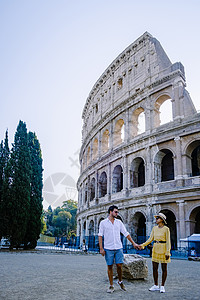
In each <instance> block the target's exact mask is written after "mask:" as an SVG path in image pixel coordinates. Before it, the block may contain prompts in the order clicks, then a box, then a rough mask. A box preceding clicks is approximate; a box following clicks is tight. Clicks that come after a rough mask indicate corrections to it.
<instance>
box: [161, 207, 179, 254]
mask: <svg viewBox="0 0 200 300" xmlns="http://www.w3.org/2000/svg"><path fill="white" fill-rule="evenodd" d="M161 212H162V213H163V214H164V215H165V216H166V221H167V227H169V229H170V237H171V249H172V250H174V249H177V232H176V217H175V215H174V213H173V212H172V211H170V210H168V209H163V210H161Z"/></svg>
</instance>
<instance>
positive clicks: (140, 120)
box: [77, 32, 200, 249]
mask: <svg viewBox="0 0 200 300" xmlns="http://www.w3.org/2000/svg"><path fill="white" fill-rule="evenodd" d="M180 51H181V50H180ZM82 118H83V129H82V147H81V150H80V164H81V172H80V177H79V179H78V183H77V187H78V192H79V199H78V213H77V237H78V241H79V243H82V240H83V239H85V240H86V243H87V244H88V245H89V247H91V248H92V247H95V245H96V244H97V243H98V236H97V234H98V228H99V223H100V221H101V220H102V219H104V218H105V217H107V209H108V207H109V206H110V205H112V204H115V205H117V206H118V207H119V211H120V218H121V220H122V221H123V223H124V224H125V226H126V228H127V230H128V231H129V232H130V234H131V235H132V237H133V238H134V240H135V241H136V242H141V241H143V240H144V239H146V237H148V236H149V235H150V232H151V229H152V226H153V224H154V217H153V216H154V214H155V213H158V212H163V213H164V214H166V216H167V223H168V226H169V227H170V230H171V242H172V249H176V248H177V247H179V246H180V239H181V238H185V237H187V236H190V235H191V234H193V233H200V113H198V112H197V111H196V109H195V107H194V104H193V102H192V100H191V97H190V95H189V93H188V91H187V90H186V80H185V72H184V66H183V65H182V64H181V63H180V62H176V63H171V61H170V59H169V58H168V56H167V54H166V53H165V51H164V49H163V48H162V46H161V44H160V43H159V41H158V40H157V39H156V38H154V37H153V36H152V35H150V34H149V33H148V32H145V33H144V34H143V35H142V36H141V37H139V38H138V39H137V40H136V41H135V42H134V43H132V44H131V45H130V46H129V47H127V48H126V49H125V50H124V51H123V52H122V53H121V54H120V55H119V56H118V57H117V58H116V59H115V60H114V61H113V62H112V63H111V64H110V65H109V66H108V68H107V69H106V70H105V71H104V72H103V74H102V75H101V77H100V78H99V79H98V80H97V82H96V83H95V84H94V86H93V88H92V90H91V92H90V94H89V96H88V98H87V100H86V103H85V106H84V109H83V114H82Z"/></svg>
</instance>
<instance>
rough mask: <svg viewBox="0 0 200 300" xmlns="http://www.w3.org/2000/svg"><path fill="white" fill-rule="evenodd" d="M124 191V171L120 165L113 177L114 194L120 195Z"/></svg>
mask: <svg viewBox="0 0 200 300" xmlns="http://www.w3.org/2000/svg"><path fill="white" fill-rule="evenodd" d="M122 189H123V170H122V167H121V166H120V165H118V166H116V167H115V168H114V171H113V176H112V193H113V194H114V193H118V192H120V191H121V190H122Z"/></svg>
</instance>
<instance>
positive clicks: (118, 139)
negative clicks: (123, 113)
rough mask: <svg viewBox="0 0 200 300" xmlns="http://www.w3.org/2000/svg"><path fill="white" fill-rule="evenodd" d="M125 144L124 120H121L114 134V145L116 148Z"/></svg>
mask: <svg viewBox="0 0 200 300" xmlns="http://www.w3.org/2000/svg"><path fill="white" fill-rule="evenodd" d="M123 142H124V120H123V119H119V120H118V121H117V122H116V123H115V128H114V134H113V145H114V147H115V146H117V145H120V144H121V143H123Z"/></svg>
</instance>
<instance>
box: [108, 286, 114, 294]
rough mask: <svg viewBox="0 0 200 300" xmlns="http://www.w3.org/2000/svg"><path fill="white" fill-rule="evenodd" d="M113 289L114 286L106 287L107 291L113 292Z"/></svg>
mask: <svg viewBox="0 0 200 300" xmlns="http://www.w3.org/2000/svg"><path fill="white" fill-rule="evenodd" d="M114 290H115V288H114V286H112V285H110V286H109V288H108V289H107V293H113V292H114Z"/></svg>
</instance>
